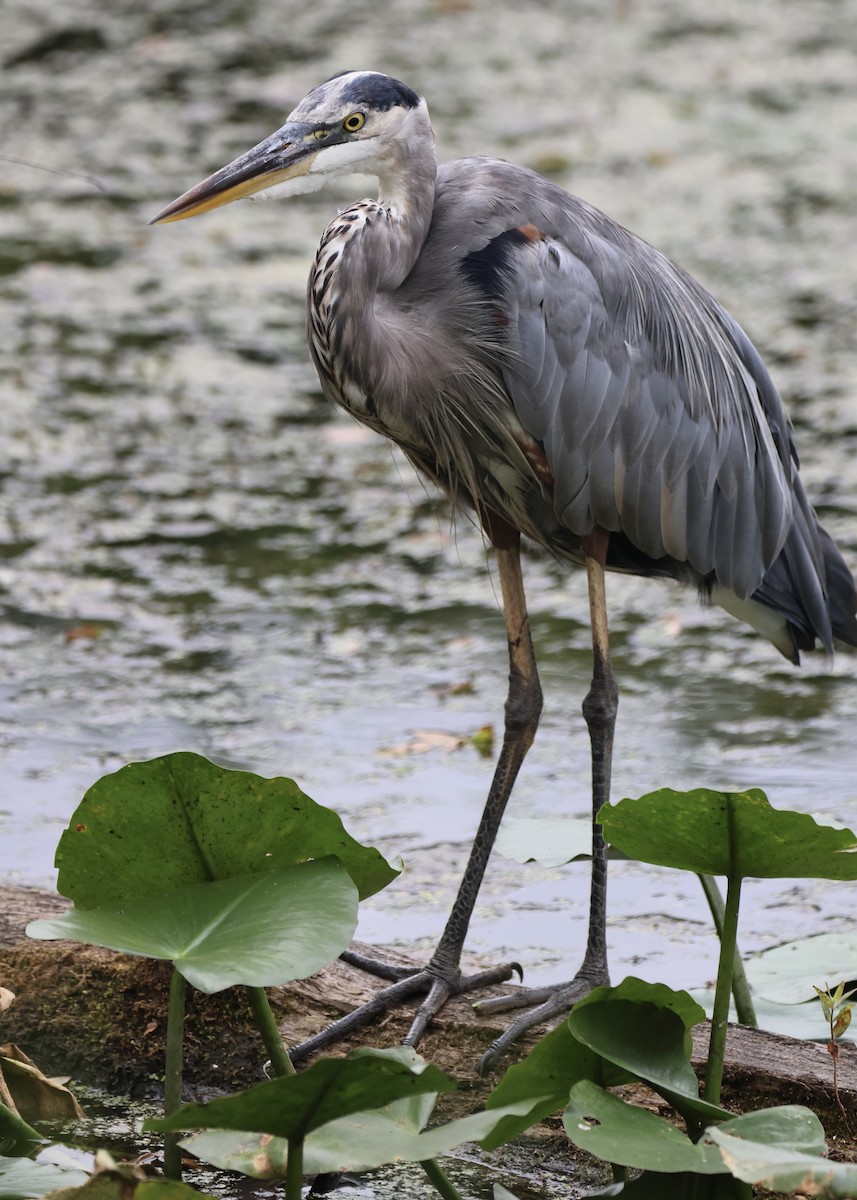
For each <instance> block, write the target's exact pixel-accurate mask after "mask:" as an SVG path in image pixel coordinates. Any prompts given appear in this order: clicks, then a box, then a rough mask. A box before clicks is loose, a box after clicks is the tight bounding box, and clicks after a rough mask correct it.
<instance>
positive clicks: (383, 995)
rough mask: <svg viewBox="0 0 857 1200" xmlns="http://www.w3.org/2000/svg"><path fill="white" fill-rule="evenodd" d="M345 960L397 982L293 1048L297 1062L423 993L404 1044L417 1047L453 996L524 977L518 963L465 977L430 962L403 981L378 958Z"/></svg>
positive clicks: (350, 957)
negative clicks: (434, 1019)
mask: <svg viewBox="0 0 857 1200" xmlns="http://www.w3.org/2000/svg"><path fill="white" fill-rule="evenodd" d="M346 955H347V957H346ZM342 957H343V958H344V959H345V961H346V962H349V963H351V964H352V965H354V966H361V967H362V966H363V963H364V962H365V963H368V964H370V965H369V966H368V968H367V969H368V970H369V971H370V973H371V974H375V975H381V976H382V978H387V979H395V982H394V983H391V985H390V986H389V987H386V988H383V989H382V991H380V992H378V994H377V995H376V996H373V997H372V999H371V1000H369V1001H368V1002H367V1003H366V1004H364V1005H362V1006H361V1007H360V1008H357V1009H355V1010H354V1012H352V1013H348V1014H347V1015H346V1016H344V1017H340V1019H339V1020H338V1021H334V1022H333V1023H332V1024H331V1025H328V1026H327V1028H326V1029H322V1030H321V1032H320V1033H317V1034H315V1035H314V1036H313V1037H311V1038H307V1040H306V1041H305V1042H301V1043H300V1044H299V1045H297V1046H293V1047H292V1048H291V1050H290V1051H289V1055H290V1057H291V1060H292V1062H294V1063H297V1062H300V1061H302V1060H303V1059H305V1058H308V1057H309V1055H310V1054H314V1053H316V1051H318V1050H326V1049H327V1048H328V1047H329V1046H332V1045H334V1044H335V1043H336V1042H338V1041H341V1040H342V1038H344V1037H347V1036H348V1035H349V1034H351V1033H354V1032H355V1031H356V1030H358V1029H362V1028H363V1026H364V1025H368V1024H369V1023H370V1022H371V1021H374V1020H375V1019H376V1018H378V1017H380V1016H382V1015H383V1014H384V1013H385V1012H387V1011H388V1010H389V1009H391V1008H393V1007H394V1006H395V1005H396V1004H398V1003H399V1002H400V1001H402V1000H407V999H408V998H409V997H411V996H417V995H419V994H420V993H422V992H424V993H425V994H426V995H425V999H424V1000H423V1002H422V1004H421V1005H420V1007H419V1008H418V1009H417V1012H416V1014H415V1016H414V1019H413V1021H412V1022H411V1027H410V1029H409V1030H408V1033H407V1035H406V1037H405V1038H404V1039H403V1042H404V1045H406V1046H416V1045H418V1043H419V1042H420V1040H421V1038H422V1036H423V1034H424V1033H425V1031H426V1029H427V1028H428V1027H429V1025H430V1024H431V1021H432V1019H433V1018H434V1017H435V1016H436V1015H437V1014H438V1013H439V1012H440V1010H441V1009H442V1008H443V1006H444V1004H445V1003H446V1002H447V1000H448V999H449V998H450V996H458V995H461V994H462V993H464V992H473V991H478V990H479V989H480V988H484V987H489V986H490V985H491V984H494V983H506V982H507V981H508V980H509V979H511V978H512V976H513V975H515V974H517V975H518V977H519V978H521V977H522V972H521V968H520V966H519V965H518V964H517V963H500V964H499V965H498V966H496V967H489V968H488V970H486V971H479V972H478V973H477V974H475V975H463V974H462V972H461V971H460V970H459V968H458V967H454V968H451V969H444V970H441V969H440V968H439V967H438V966H437V965H433V964H432V963H430V964H429V965H428V966H427V967H423V968H420V969H417V970H415V971H414V970H413V969H408V971H407V974H405V975H404V977H403V978H402V977H400V975H401V971H402V968H399V967H392V966H390V965H389V964H384V963H379V962H378V961H377V960H375V959H367V958H364V956H363V955H359V954H352V952H350V951H346V954H343V955H342ZM379 968H380V969H379Z"/></svg>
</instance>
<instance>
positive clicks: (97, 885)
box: [56, 753, 401, 908]
mask: <svg viewBox="0 0 857 1200" xmlns="http://www.w3.org/2000/svg"><path fill="white" fill-rule="evenodd" d="M328 855H335V856H336V857H337V858H338V859H339V860H340V861H341V862H342V863H343V864H344V865H345V868H346V870H347V871H348V873H349V874H350V875H351V878H352V879H353V880H354V882H355V884H356V885H357V889H358V892H359V894H360V898H361V899H363V898H365V897H366V896H371V895H372V894H373V893H374V892H377V891H379V890H380V889H381V888H383V887H386V886H387V884H388V883H390V882H391V880H393V879H394V878H395V877H396V875H397V874H398V873H399V871H400V870H401V866H400V865H398V866H391V865H390V863H388V862H387V861H386V860H385V859H384V858H383V856H382V855H381V854H380V853H379V852H378V851H377V850H374V849H371V848H369V847H366V846H361V845H360V843H359V842H356V841H355V840H354V838H352V837H350V836H349V834H347V833H346V832H345V828H344V826H343V824H342V821H341V820H340V819H339V817H338V816H337V815H336V813H334V812H332V811H331V810H330V809H328V808H324V807H323V806H322V805H320V804H316V802H315V801H314V800H311V799H310V798H309V796H306V795H304V793H303V792H302V791H301V790H300V788H299V787H298V786H297V784H296V783H294V782H293V781H292V780H291V779H263V778H262V777H261V776H260V775H253V774H251V773H250V772H249V771H229V770H227V769H226V768H225V767H218V766H216V765H215V764H214V763H212V762H209V761H208V759H206V758H203V757H202V756H201V755H199V754H189V753H178V754H168V755H166V756H164V757H163V758H154V759H151V760H150V761H149V762H140V763H131V764H130V765H129V766H126V767H122V769H121V770H119V771H116V772H115V773H114V774H112V775H105V776H104V778H103V779H99V780H98V782H97V783H95V784H93V786H92V787H91V788H90V789H89V791H88V792H87V793H86V795H85V796H84V798H83V800H82V801H81V803H80V804H79V805H78V807H77V809H76V810H75V812H74V815H73V816H72V818H71V821H70V823H69V827H68V829H66V830H65V832H64V833H63V835H62V837H61V838H60V843H59V847H58V849H57V855H56V865H57V867H58V868H59V880H58V883H57V888H58V890H59V891H60V893H61V894H62V895H63V896H68V897H69V898H70V899H71V900H74V902H75V904H76V905H77V906H78V907H79V908H94V907H96V906H97V905H99V904H103V903H104V902H105V901H107V900H112V899H116V898H120V899H128V898H131V897H135V896H151V895H152V894H153V893H154V892H159V891H161V892H167V891H175V890H176V889H177V888H181V887H185V886H186V885H187V884H190V883H207V882H209V881H211V880H213V879H228V878H230V877H231V876H233V875H250V874H254V873H255V872H257V871H270V870H275V869H278V868H280V867H286V866H292V865H294V864H295V863H299V862H304V861H306V860H307V859H315V858H325V857H327V856H328Z"/></svg>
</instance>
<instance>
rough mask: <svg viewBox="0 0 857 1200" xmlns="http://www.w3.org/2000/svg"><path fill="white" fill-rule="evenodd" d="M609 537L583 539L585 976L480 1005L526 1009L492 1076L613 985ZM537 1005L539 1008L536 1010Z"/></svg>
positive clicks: (490, 1056) (490, 1057) (501, 1043)
mask: <svg viewBox="0 0 857 1200" xmlns="http://www.w3.org/2000/svg"><path fill="white" fill-rule="evenodd" d="M609 536H610V535H609V534H608V533H607V532H606V531H605V530H601V529H598V528H596V529H595V530H594V531H593V533H592V534H590V535H589V537H587V538H584V539H583V549H584V553H585V555H586V576H587V582H588V585H589V615H590V622H591V626H592V650H593V672H592V684H591V686H590V689H589V692H588V694H587V696H586V699H585V700H584V701H583V716H584V718H585V720H586V724H587V726H588V728H589V738H590V742H591V746H592V882H591V888H590V902H589V931H588V936H587V940H586V953H585V954H584V956H583V962H582V963H581V965H580V970H579V971H578V972H577V974H576V975H575V977H574V979H572V980H571V982H570V983H567V984H560V985H552V986H550V987H545V988H521V989H518V990H517V991H515V992H513V993H511V994H510V995H509V996H502V997H499V998H498V999H496V1000H485V1001H481V1002H479V1003H478V1004H477V1005H476V1007H477V1008H478V1009H479V1010H480V1011H481V1012H498V1011H503V1010H506V1009H512V1008H524V1007H527V1008H529V1009H530V1011H528V1012H526V1013H522V1014H521V1015H520V1016H519V1017H517V1018H516V1019H515V1020H514V1021H513V1022H512V1024H511V1025H510V1026H509V1028H508V1029H507V1030H506V1031H505V1033H503V1034H502V1036H501V1037H499V1038H498V1039H497V1040H496V1041H495V1042H494V1043H492V1045H491V1046H490V1047H489V1049H488V1050H487V1052H486V1053H485V1054H484V1055H483V1058H482V1061H481V1062H480V1064H479V1066H480V1070H481V1071H483V1072H484V1071H487V1070H490V1068H491V1067H493V1065H494V1064H495V1063H496V1061H497V1059H498V1058H499V1056H500V1055H501V1054H502V1053H503V1051H504V1050H505V1049H506V1048H507V1047H508V1046H510V1045H511V1044H512V1042H514V1041H515V1040H516V1039H517V1038H519V1037H520V1036H521V1034H523V1033H525V1032H526V1031H527V1030H528V1029H531V1028H532V1027H533V1025H538V1024H540V1023H541V1022H542V1021H547V1020H550V1018H552V1017H555V1016H557V1015H558V1014H560V1013H566V1012H567V1011H568V1009H570V1008H571V1006H572V1005H573V1004H574V1003H575V1001H577V1000H579V999H580V998H581V996H585V995H586V993H587V992H589V991H591V990H592V988H594V987H599V986H601V985H602V984H606V983H609V982H610V979H609V975H608V971H607V929H606V925H607V847H606V846H605V844H604V838H603V836H602V833H601V826H600V825H599V824H598V822H597V821H596V819H595V818H596V817H597V815H598V812H599V810H600V809H601V806H602V805H603V804H606V803H607V801H608V800H609V799H610V772H611V767H612V761H613V732H614V729H615V726H616V710H617V708H618V700H619V696H618V690H617V687H616V680H615V678H614V675H613V668H612V666H611V664H610V652H609V640H608V631H607V603H606V594H605V588H604V573H605V572H604V568H605V562H606V557H607V543H608V540H609ZM533 1005H536V1007H531V1006H533Z"/></svg>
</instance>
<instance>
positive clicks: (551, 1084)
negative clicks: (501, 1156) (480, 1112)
mask: <svg viewBox="0 0 857 1200" xmlns="http://www.w3.org/2000/svg"><path fill="white" fill-rule="evenodd" d="M630 1078H632V1076H630V1075H628V1074H627V1072H624V1071H621V1070H618V1069H617V1068H616V1067H614V1066H613V1065H612V1064H611V1063H608V1062H606V1061H605V1060H604V1059H603V1058H601V1057H600V1055H598V1054H596V1053H595V1052H594V1051H592V1050H590V1049H589V1047H588V1046H585V1045H584V1044H583V1042H581V1041H579V1040H578V1038H576V1037H575V1036H574V1034H573V1033H572V1032H571V1030H570V1029H569V1027H568V1023H567V1022H563V1023H562V1024H561V1025H557V1027H556V1029H553V1030H551V1032H550V1033H548V1034H546V1035H545V1037H543V1038H541V1039H540V1040H539V1041H538V1042H537V1043H536V1045H535V1046H534V1047H533V1048H532V1050H531V1051H530V1053H529V1054H528V1055H527V1057H526V1058H525V1059H524V1060H523V1061H522V1062H519V1063H513V1065H512V1066H511V1067H509V1069H508V1070H507V1071H506V1074H505V1075H504V1076H503V1078H502V1079H501V1080H500V1082H499V1083H498V1084H497V1086H496V1087H495V1088H494V1090H493V1091H492V1092H491V1094H490V1095H489V1097H488V1099H487V1100H486V1102H485V1107H486V1110H487V1111H489V1112H492V1111H494V1110H499V1109H501V1108H506V1107H507V1106H509V1105H514V1104H522V1105H523V1107H522V1109H521V1112H520V1113H519V1114H515V1113H510V1114H509V1115H508V1116H507V1117H505V1118H504V1119H502V1120H498V1122H497V1124H496V1126H495V1127H494V1129H493V1130H492V1131H491V1132H490V1133H489V1134H488V1135H487V1136H485V1137H484V1138H482V1139H481V1143H482V1147H483V1149H485V1150H495V1149H496V1148H497V1147H498V1146H502V1145H503V1144H504V1142H508V1141H509V1140H510V1138H513V1137H517V1135H518V1134H520V1133H523V1132H524V1130H525V1129H529V1128H530V1126H532V1125H535V1124H536V1123H537V1122H538V1121H541V1120H542V1119H543V1118H544V1117H546V1116H548V1114H549V1113H552V1112H556V1111H557V1110H558V1109H560V1108H562V1107H563V1105H565V1104H566V1103H567V1102H568V1094H569V1092H570V1091H571V1088H572V1087H573V1086H574V1084H575V1083H577V1082H579V1081H580V1080H581V1079H593V1080H595V1081H596V1082H598V1083H603V1084H604V1086H605V1087H613V1086H616V1085H618V1084H620V1083H627V1081H628V1080H629V1079H630ZM527 1104H529V1107H527Z"/></svg>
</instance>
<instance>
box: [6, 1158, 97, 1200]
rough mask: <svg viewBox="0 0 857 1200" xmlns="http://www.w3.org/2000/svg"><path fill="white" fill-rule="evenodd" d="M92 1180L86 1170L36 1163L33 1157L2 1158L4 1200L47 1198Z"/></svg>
mask: <svg viewBox="0 0 857 1200" xmlns="http://www.w3.org/2000/svg"><path fill="white" fill-rule="evenodd" d="M88 1178H89V1176H88V1175H87V1174H86V1173H85V1172H84V1171H72V1170H67V1169H65V1168H63V1167H55V1166H53V1165H52V1164H51V1163H40V1162H33V1160H32V1159H31V1158H0V1200H29V1197H31V1196H46V1195H47V1194H48V1193H49V1192H53V1191H56V1189H57V1188H70V1187H77V1186H78V1185H79V1184H82V1183H86V1181H87V1179H88Z"/></svg>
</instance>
